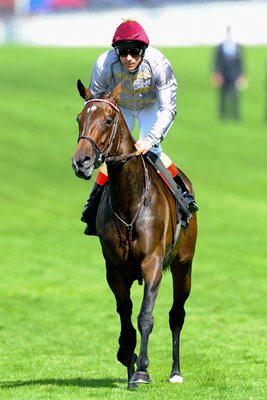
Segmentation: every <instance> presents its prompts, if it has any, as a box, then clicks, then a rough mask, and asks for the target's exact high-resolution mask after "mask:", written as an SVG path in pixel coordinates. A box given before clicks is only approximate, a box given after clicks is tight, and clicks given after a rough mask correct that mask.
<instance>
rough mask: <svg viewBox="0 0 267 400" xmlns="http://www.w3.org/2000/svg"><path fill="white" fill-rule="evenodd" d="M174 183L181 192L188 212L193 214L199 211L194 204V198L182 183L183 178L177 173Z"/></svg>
mask: <svg viewBox="0 0 267 400" xmlns="http://www.w3.org/2000/svg"><path fill="white" fill-rule="evenodd" d="M173 179H174V181H175V183H177V186H178V187H179V188H180V189H181V190H182V192H183V196H184V199H185V201H186V203H187V207H188V210H189V211H190V212H191V213H193V212H196V211H198V210H199V208H198V205H197V203H196V202H195V198H194V196H193V194H192V193H190V192H189V191H188V189H187V187H186V185H185V183H184V181H183V178H182V177H181V175H180V174H179V173H178V174H177V175H176V176H175V177H174V178H173Z"/></svg>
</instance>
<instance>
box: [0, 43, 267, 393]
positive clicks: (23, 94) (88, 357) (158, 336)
mask: <svg viewBox="0 0 267 400" xmlns="http://www.w3.org/2000/svg"><path fill="white" fill-rule="evenodd" d="M164 51H165V53H166V55H167V56H168V58H169V59H170V60H171V61H172V64H173V66H174V69H175V72H176V75H177V79H178V82H179V86H180V88H179V92H178V108H179V111H178V115H177V118H176V120H175V124H174V125H173V127H172V131H171V132H170V133H169V135H168V137H167V138H166V140H165V142H164V149H165V151H166V153H168V154H169V155H170V156H171V157H172V158H173V160H174V161H175V162H176V163H177V164H178V165H179V166H180V167H181V168H182V169H183V170H184V171H185V172H186V173H187V174H188V175H189V177H190V178H191V179H192V181H193V182H194V186H195V190H196V193H197V201H198V203H199V205H200V212H199V214H198V217H199V238H198V244H197V252H196V256H195V261H194V266H193V286H192V293H191V296H190V298H189V300H188V302H187V303H186V311H187V317H186V321H185V325H184V329H183V332H182V343H181V365H182V372H183V375H184V383H183V384H182V385H178V386H177V385H171V384H170V383H168V376H169V373H170V369H171V335H170V332H169V328H168V311H169V309H170V306H171V277H170V275H169V274H167V275H165V276H164V279H163V282H162V287H161V290H160V293H159V297H158V300H157V303H156V307H155V312H154V317H155V326H154V331H153V333H152V335H151V338H150V347H149V355H150V368H149V372H150V375H151V378H152V380H153V384H152V385H148V386H141V387H139V388H138V390H137V391H135V392H129V391H127V390H126V389H125V388H126V371H125V368H124V367H123V366H121V365H120V364H119V363H118V362H117V361H116V351H117V339H118V334H119V319H118V316H117V314H116V312H115V302H114V299H113V295H112V294H111V292H110V290H109V289H108V287H107V283H106V280H105V269H104V263H103V258H102V254H101V249H100V246H99V243H98V240H97V238H88V237H85V236H84V235H83V234H82V232H83V224H82V223H81V222H80V221H79V218H80V213H81V210H82V207H83V204H84V202H85V200H86V199H87V196H88V193H89V191H90V187H91V184H92V182H89V183H88V182H86V181H82V180H78V179H77V178H76V177H75V176H74V173H73V171H72V169H71V163H70V159H71V155H72V153H73V152H74V149H75V146H76V139H77V126H76V122H75V118H76V114H77V113H78V112H79V111H80V110H81V107H82V101H81V99H80V98H79V95H78V92H77V91H76V81H77V79H78V78H81V79H82V80H83V82H84V83H85V84H88V83H89V79H90V71H91V68H92V65H93V62H94V60H95V58H96V57H97V54H99V52H100V50H99V49H47V48H28V47H13V46H10V47H1V48H0V55H1V63H0V88H1V97H0V121H1V122H0V125H1V130H0V138H1V146H0V152H1V154H0V193H1V209H0V215H1V218H0V233H1V235H0V246H1V247H0V248H1V251H0V263H1V279H0V372H1V374H0V398H1V400H2V399H3V400H9V399H14V400H31V399H34V400H36V399H38V400H39V399H44V400H50V399H51V400H59V399H60V400H62V399H67V400H70V399H71V400H72V399H73V400H78V399H84V398H89V399H105V398H109V399H129V398H132V399H138V400H139V399H140V398H142V399H144V400H146V399H154V398H161V399H169V400H172V399H180V400H190V399H194V400H195V399H197V400H206V399H212V400H217V399H218V400H221V399H223V400H224V399H229V400H230V399H231V400H233V399H234V400H235V399H236V400H237V399H238V400H261V399H262V400H263V399H265V398H266V259H267V246H266V234H267V229H266V219H267V210H266V197H267V185H266V166H267V161H266V160H267V159H266V148H267V124H266V123H265V121H264V107H265V106H266V105H265V103H264V102H265V92H264V89H265V88H264V84H265V73H266V71H265V69H264V68H265V59H266V54H267V48H266V47H258V48H247V49H246V53H245V54H246V70H247V75H248V77H249V80H250V85H249V88H248V89H247V91H246V92H244V93H242V114H243V119H242V121H241V122H240V123H239V124H236V123H234V122H231V121H226V122H225V123H224V124H221V123H220V122H219V121H218V120H217V116H216V106H217V104H216V100H217V93H216V92H215V90H214V89H213V88H212V87H211V86H210V83H209V72H210V69H211V54H212V50H211V49H210V48H189V49H184V48H183V49H165V50H164ZM141 292H142V289H141V288H140V287H139V286H138V285H137V284H136V285H134V287H133V301H134V318H133V320H134V322H135V321H136V316H137V313H138V310H139V307H140V302H141V295H142V293H141Z"/></svg>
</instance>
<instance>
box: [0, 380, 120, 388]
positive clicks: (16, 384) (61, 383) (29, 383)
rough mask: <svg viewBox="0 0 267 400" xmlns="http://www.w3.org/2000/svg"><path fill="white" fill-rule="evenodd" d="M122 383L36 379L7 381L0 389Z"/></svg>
mask: <svg viewBox="0 0 267 400" xmlns="http://www.w3.org/2000/svg"><path fill="white" fill-rule="evenodd" d="M121 383H124V384H125V386H126V385H127V380H126V379H113V378H106V379H97V378H96V379H84V378H73V379H60V378H58V379H37V380H29V381H9V382H0V387H1V388H2V389H4V388H6V389H7V388H9V389H10V388H18V387H22V386H35V385H36V386H38V385H44V386H48V385H53V386H66V387H68V386H77V387H81V388H82V387H84V388H116V387H118V384H121Z"/></svg>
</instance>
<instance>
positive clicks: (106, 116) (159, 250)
mask: <svg viewBox="0 0 267 400" xmlns="http://www.w3.org/2000/svg"><path fill="white" fill-rule="evenodd" d="M78 90H79V93H80V95H81V97H82V98H83V99H84V100H85V103H84V108H83V110H82V112H81V113H80V114H79V115H78V117H77V121H78V124H79V138H78V145H77V149H76V151H75V153H74V155H73V158H72V166H73V169H74V171H75V173H76V175H77V176H78V177H80V178H84V179H90V178H91V176H92V173H93V170H94V169H95V168H98V167H99V165H100V164H101V163H102V162H106V164H107V169H108V176H109V184H108V185H107V186H106V188H105V190H104V193H103V195H102V198H101V202H100V205H99V208H98V212H97V221H96V227H97V233H98V236H99V239H100V242H101V246H102V252H103V255H104V258H105V262H106V271H107V281H108V284H109V286H110V288H111V290H112V292H113V293H114V296H115V299H116V304H117V312H118V313H119V316H120V322H121V332H120V337H119V350H118V353H117V358H118V360H119V361H120V362H121V363H122V364H123V365H125V366H126V367H127V371H128V387H129V388H134V387H136V386H137V384H138V383H150V377H149V374H148V372H147V368H148V365H149V360H148V340H149V335H150V333H151V332H152V328H153V315H152V312H153V308H154V305H155V300H156V297H157V294H158V290H159V286H160V282H161V279H162V274H163V269H164V268H165V267H164V268H163V265H165V264H166V258H165V257H166V254H169V257H168V262H167V266H166V268H167V267H169V268H170V270H171V273H172V279H173V305H172V308H171V310H170V312H169V325H170V329H171V332H172V340H173V347H172V358H173V360H172V370H171V374H170V381H171V382H182V376H181V372H180V363H179V339H180V332H181V329H182V326H183V323H184V318H185V310H184V304H185V301H186V299H187V298H188V296H189V293H190V288H191V268H192V260H193V256H194V251H195V244H196V237H197V219H196V214H195V213H194V214H193V217H192V218H191V219H190V221H189V226H188V227H187V228H185V227H184V226H182V224H181V220H179V218H178V222H177V213H176V201H175V199H174V197H173V195H172V193H171V192H170V190H169V189H168V187H167V185H166V184H165V183H164V182H163V180H162V179H161V178H160V177H159V175H158V173H157V172H156V170H155V169H154V168H153V166H152V165H151V164H150V163H148V162H147V161H146V160H145V158H144V157H143V156H138V155H137V152H136V148H135V146H134V139H133V138H132V136H131V134H130V132H129V129H128V127H127V125H126V123H125V121H124V118H123V116H122V114H121V112H120V110H119V108H118V107H117V105H116V104H117V101H118V99H119V95H120V92H121V90H122V87H121V85H118V86H117V87H116V88H115V89H114V90H113V91H112V93H111V94H104V95H103V96H100V98H97V99H96V98H93V96H92V94H91V92H90V91H89V90H88V89H87V88H85V87H84V85H83V84H82V83H81V81H80V80H79V81H78ZM183 178H184V179H185V182H186V184H187V186H188V189H189V190H191V191H192V186H191V183H190V181H189V180H188V179H187V178H186V176H185V175H184V174H183ZM177 226H178V227H179V236H178V240H177V241H176V243H175V245H174V246H172V245H173V238H174V234H175V232H177ZM169 249H171V251H169V252H168V250H169ZM135 280H137V281H138V282H139V283H140V284H141V283H142V282H144V293H143V301H142V306H141V310H140V313H139V315H138V329H139V331H140V335H141V342H140V353H139V356H138V357H137V356H136V354H135V347H136V330H135V328H134V326H133V324H132V321H131V315H132V301H131V297H130V290H131V286H132V284H133V282H134V281H135ZM135 364H137V368H136V370H135Z"/></svg>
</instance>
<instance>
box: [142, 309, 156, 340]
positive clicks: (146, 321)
mask: <svg viewBox="0 0 267 400" xmlns="http://www.w3.org/2000/svg"><path fill="white" fill-rule="evenodd" d="M153 326H154V318H153V315H152V314H151V313H148V312H142V313H141V314H139V315H138V329H139V332H140V333H141V335H142V334H147V335H150V333H151V332H152V329H153Z"/></svg>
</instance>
